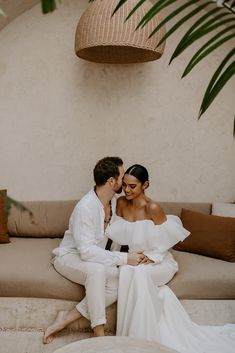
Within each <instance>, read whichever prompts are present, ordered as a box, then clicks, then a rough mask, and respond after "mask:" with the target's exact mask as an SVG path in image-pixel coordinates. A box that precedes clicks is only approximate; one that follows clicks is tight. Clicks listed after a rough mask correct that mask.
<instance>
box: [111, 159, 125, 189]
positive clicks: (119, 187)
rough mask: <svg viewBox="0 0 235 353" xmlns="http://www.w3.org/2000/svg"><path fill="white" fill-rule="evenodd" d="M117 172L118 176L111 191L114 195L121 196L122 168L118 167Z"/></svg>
mask: <svg viewBox="0 0 235 353" xmlns="http://www.w3.org/2000/svg"><path fill="white" fill-rule="evenodd" d="M118 170H119V176H118V177H117V179H115V184H114V187H113V190H114V191H115V193H116V194H121V192H122V179H123V177H124V168H123V166H121V167H118Z"/></svg>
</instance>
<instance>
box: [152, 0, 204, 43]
mask: <svg viewBox="0 0 235 353" xmlns="http://www.w3.org/2000/svg"><path fill="white" fill-rule="evenodd" d="M198 1H200V0H191V1H189V2H187V3H186V4H184V5H182V6H180V7H179V8H178V9H177V10H175V11H173V12H172V13H171V14H170V15H169V16H167V17H166V18H165V19H164V20H163V21H161V23H160V24H159V25H158V26H157V27H156V28H155V29H154V30H153V32H152V33H151V34H150V36H149V38H150V37H152V36H153V35H154V34H155V33H156V32H157V31H158V30H159V29H160V28H161V27H162V26H163V25H164V24H166V23H167V22H169V21H170V20H172V18H174V17H175V16H177V15H178V14H179V13H180V12H182V11H183V10H185V9H186V8H187V7H189V6H192V5H194V4H195V2H198ZM196 10H197V11H196V12H195V13H194V15H195V14H196V13H198V9H196ZM177 28H178V27H177Z"/></svg>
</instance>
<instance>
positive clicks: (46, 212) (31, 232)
mask: <svg viewBox="0 0 235 353" xmlns="http://www.w3.org/2000/svg"><path fill="white" fill-rule="evenodd" d="M77 202H78V201H75V200H71V201H32V202H22V203H23V205H25V206H26V207H27V208H28V209H29V210H30V211H32V212H33V218H34V222H32V220H31V219H30V217H29V215H28V213H27V212H22V211H21V210H19V209H16V208H13V209H12V210H11V213H10V215H9V217H8V230H9V233H10V235H12V236H23V237H27V236H28V237H50V238H57V237H63V235H64V232H65V231H66V230H67V229H68V224H69V218H70V215H71V213H72V211H73V209H74V207H75V205H76V203H77Z"/></svg>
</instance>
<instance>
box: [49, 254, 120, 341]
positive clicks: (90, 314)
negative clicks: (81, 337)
mask: <svg viewBox="0 0 235 353" xmlns="http://www.w3.org/2000/svg"><path fill="white" fill-rule="evenodd" d="M54 266H55V269H56V270H57V271H58V272H59V273H60V274H62V275H63V276H64V277H66V278H68V279H70V280H72V281H73V282H76V283H79V284H82V285H85V288H86V296H85V298H84V299H83V300H82V301H81V302H80V303H79V304H78V305H77V306H76V308H74V309H73V310H71V311H70V312H62V313H59V314H58V316H57V318H56V321H55V322H54V323H53V324H52V325H50V326H49V327H48V329H47V330H46V332H45V335H44V343H49V342H51V341H52V339H53V334H55V333H56V332H58V331H60V330H62V329H63V328H64V327H66V326H67V325H68V324H70V323H72V322H73V321H75V320H77V319H79V318H81V317H82V316H84V317H86V318H87V319H89V320H90V321H91V327H92V328H93V330H94V334H95V335H97V336H101V335H104V324H105V322H106V318H105V306H108V305H110V304H112V303H113V302H115V301H116V299H117V288H118V273H119V271H118V269H117V268H116V267H105V266H103V265H101V264H97V263H91V262H83V261H81V260H80V259H79V257H78V256H77V255H76V254H67V255H64V256H62V257H58V258H56V259H55V263H54Z"/></svg>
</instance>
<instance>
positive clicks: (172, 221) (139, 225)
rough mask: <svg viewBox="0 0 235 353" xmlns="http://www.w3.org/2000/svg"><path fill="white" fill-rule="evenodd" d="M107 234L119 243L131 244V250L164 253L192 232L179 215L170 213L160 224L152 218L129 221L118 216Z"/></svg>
mask: <svg viewBox="0 0 235 353" xmlns="http://www.w3.org/2000/svg"><path fill="white" fill-rule="evenodd" d="M107 234H108V236H109V237H110V238H111V239H112V240H114V241H115V242H117V243H118V244H120V245H129V248H130V251H135V250H140V249H142V250H145V251H146V250H154V251H156V252H159V253H164V252H165V251H167V250H168V249H170V248H171V247H172V246H174V245H175V244H176V243H178V242H179V241H183V240H184V239H185V238H186V237H187V236H188V235H189V234H190V232H189V231H187V229H185V228H184V227H183V225H182V222H181V220H180V218H179V217H177V216H174V215H168V216H167V220H166V221H165V222H164V223H162V224H160V225H156V224H154V223H153V222H152V221H151V220H143V221H136V222H128V221H125V220H124V219H123V218H121V217H117V219H116V221H115V222H114V223H112V225H111V226H110V227H109V228H108V229H107Z"/></svg>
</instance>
